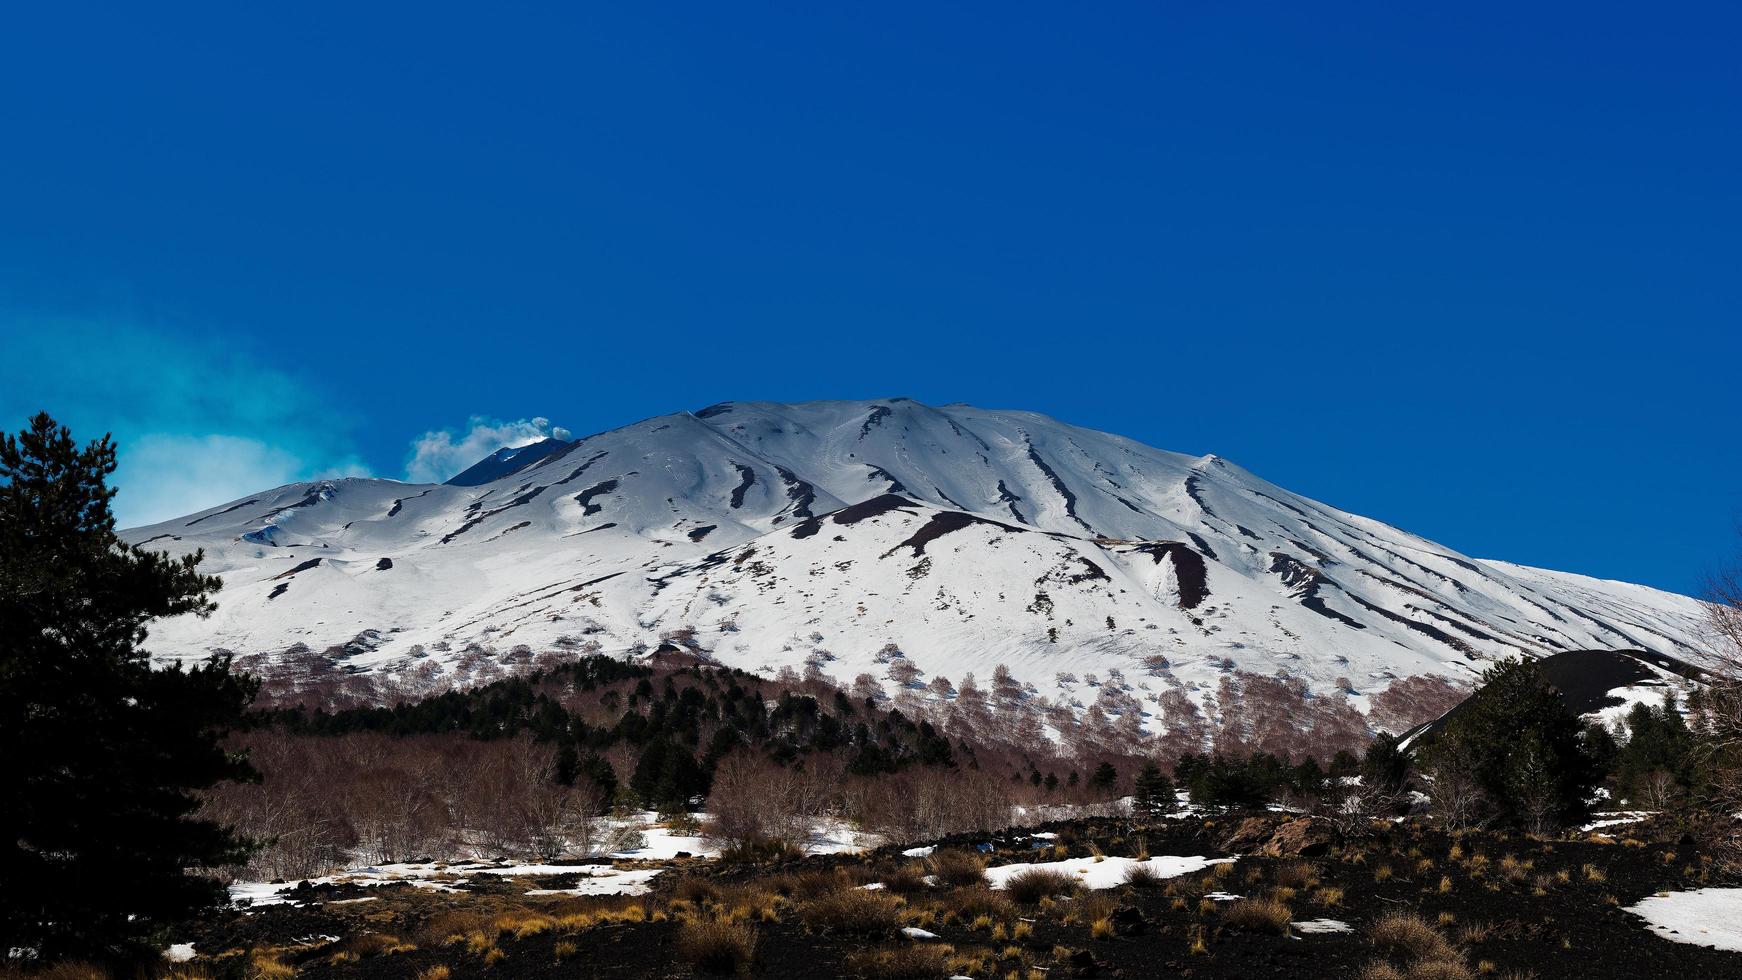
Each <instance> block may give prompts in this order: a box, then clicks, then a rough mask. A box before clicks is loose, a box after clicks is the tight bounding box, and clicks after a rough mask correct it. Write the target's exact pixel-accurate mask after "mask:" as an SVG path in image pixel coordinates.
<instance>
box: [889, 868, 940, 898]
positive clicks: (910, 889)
mask: <svg viewBox="0 0 1742 980" xmlns="http://www.w3.org/2000/svg"><path fill="white" fill-rule="evenodd" d="M940 881H941V879H940ZM883 887H884V888H887V889H889V890H890V891H891V892H894V893H895V894H897V895H916V894H918V893H920V892H923V891H925V890H926V889H927V888H928V887H930V886H928V885H927V884H926V883H925V875H924V873H922V872H921V871H920V869H919V868H916V867H914V866H913V865H911V864H904V865H902V866H901V867H899V868H896V869H894V870H892V871H889V872H886V873H885V874H884V875H883Z"/></svg>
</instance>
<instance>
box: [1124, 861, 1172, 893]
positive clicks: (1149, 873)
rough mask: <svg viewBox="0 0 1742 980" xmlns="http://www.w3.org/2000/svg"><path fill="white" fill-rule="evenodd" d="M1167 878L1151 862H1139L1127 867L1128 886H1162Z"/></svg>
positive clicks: (1126, 878) (1146, 887)
mask: <svg viewBox="0 0 1742 980" xmlns="http://www.w3.org/2000/svg"><path fill="white" fill-rule="evenodd" d="M1166 880H1167V879H1165V878H1163V877H1162V876H1161V874H1160V873H1159V872H1157V871H1156V870H1155V866H1154V865H1151V864H1144V863H1138V864H1133V865H1132V866H1131V867H1129V868H1126V869H1125V885H1126V887H1128V888H1144V889H1148V888H1160V887H1162V883H1163V882H1165V881H1166Z"/></svg>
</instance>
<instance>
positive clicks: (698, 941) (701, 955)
mask: <svg viewBox="0 0 1742 980" xmlns="http://www.w3.org/2000/svg"><path fill="white" fill-rule="evenodd" d="M677 951H678V955H679V956H681V957H683V959H684V961H685V962H687V963H689V964H690V965H691V966H693V967H695V968H696V969H697V970H700V971H701V972H703V973H713V974H724V973H738V972H745V971H748V970H749V968H750V963H751V961H752V960H754V959H755V956H756V930H754V929H752V928H750V927H749V926H746V925H742V924H739V923H735V922H721V921H719V920H718V919H698V920H692V921H689V922H685V923H684V924H683V925H681V926H679V927H678V931H677Z"/></svg>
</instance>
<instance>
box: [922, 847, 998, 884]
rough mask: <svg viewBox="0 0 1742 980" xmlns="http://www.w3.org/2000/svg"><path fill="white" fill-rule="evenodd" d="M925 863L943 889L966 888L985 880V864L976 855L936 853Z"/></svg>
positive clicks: (953, 852)
mask: <svg viewBox="0 0 1742 980" xmlns="http://www.w3.org/2000/svg"><path fill="white" fill-rule="evenodd" d="M926 863H927V865H929V866H930V867H931V873H932V874H933V875H934V876H936V878H937V882H938V884H940V885H942V886H944V887H945V888H967V887H969V886H972V885H978V884H981V883H983V882H985V880H986V862H985V860H984V859H982V858H981V857H980V856H979V855H978V854H970V853H968V852H967V851H938V852H936V853H934V854H933V855H932V856H931V857H930V858H928V859H927V860H926Z"/></svg>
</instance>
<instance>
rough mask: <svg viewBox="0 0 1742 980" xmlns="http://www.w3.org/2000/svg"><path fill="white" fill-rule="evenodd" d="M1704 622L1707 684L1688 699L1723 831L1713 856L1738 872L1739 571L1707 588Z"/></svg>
mask: <svg viewBox="0 0 1742 980" xmlns="http://www.w3.org/2000/svg"><path fill="white" fill-rule="evenodd" d="M1706 591H1707V600H1708V601H1707V604H1706V616H1707V621H1708V623H1709V625H1710V627H1711V630H1712V634H1713V638H1714V641H1715V642H1714V644H1713V650H1712V651H1711V656H1710V658H1709V662H1708V666H1710V668H1711V676H1710V678H1709V680H1710V683H1709V684H1707V686H1706V688H1705V689H1704V690H1702V691H1699V692H1697V694H1696V696H1695V697H1692V698H1690V699H1689V705H1688V706H1689V708H1690V713H1691V714H1692V715H1693V718H1692V721H1693V727H1694V729H1695V731H1696V732H1697V733H1698V735H1699V737H1700V751H1701V752H1703V753H1705V755H1706V758H1707V760H1708V761H1709V763H1710V765H1711V767H1712V773H1713V788H1712V797H1713V799H1712V801H1711V802H1712V804H1713V812H1714V815H1715V817H1716V819H1717V820H1718V825H1719V827H1720V828H1721V829H1720V830H1719V831H1718V840H1716V841H1715V842H1714V843H1715V844H1716V847H1717V850H1718V851H1719V853H1720V856H1721V857H1722V859H1723V860H1724V861H1725V862H1726V863H1727V864H1729V865H1730V866H1731V867H1732V868H1742V821H1738V820H1737V819H1736V814H1737V813H1738V812H1742V566H1732V567H1730V568H1728V569H1726V570H1724V571H1723V572H1720V573H1718V574H1717V575H1715V576H1713V577H1712V579H1711V580H1710V581H1709V582H1708V583H1707V590H1706Z"/></svg>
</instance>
